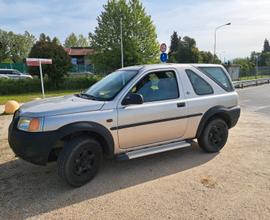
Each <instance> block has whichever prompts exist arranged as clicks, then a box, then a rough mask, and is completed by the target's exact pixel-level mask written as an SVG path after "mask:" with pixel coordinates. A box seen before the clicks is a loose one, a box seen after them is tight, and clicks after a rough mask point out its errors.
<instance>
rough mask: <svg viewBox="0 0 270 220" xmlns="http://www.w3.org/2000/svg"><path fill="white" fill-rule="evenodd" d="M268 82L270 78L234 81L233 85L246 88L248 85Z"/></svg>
mask: <svg viewBox="0 0 270 220" xmlns="http://www.w3.org/2000/svg"><path fill="white" fill-rule="evenodd" d="M266 83H270V78H262V79H254V80H241V81H234V82H233V85H234V87H235V88H244V87H248V86H257V85H261V84H266Z"/></svg>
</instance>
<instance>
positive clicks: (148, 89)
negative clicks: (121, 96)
mask: <svg viewBox="0 0 270 220" xmlns="http://www.w3.org/2000/svg"><path fill="white" fill-rule="evenodd" d="M131 92H132V93H137V94H140V95H142V96H143V100H144V102H153V101H161V100H167V99H176V98H178V97H179V90H178V85H177V79H176V75H175V73H174V72H173V71H162V72H154V73H150V74H148V75H146V76H144V77H143V78H142V79H141V80H140V81H139V82H138V83H137V84H136V85H135V86H134V87H133V88H132V89H131Z"/></svg>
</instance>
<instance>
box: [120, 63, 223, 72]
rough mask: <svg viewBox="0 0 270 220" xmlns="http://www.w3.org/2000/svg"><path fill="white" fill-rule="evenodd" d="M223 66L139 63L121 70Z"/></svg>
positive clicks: (215, 65)
mask: <svg viewBox="0 0 270 220" xmlns="http://www.w3.org/2000/svg"><path fill="white" fill-rule="evenodd" d="M191 66H194V67H221V66H222V65H220V64H208V63H164V64H162V63H161V64H146V65H138V66H128V67H124V68H121V69H120V70H138V71H139V70H142V69H144V70H148V69H157V68H170V67H175V68H177V67H184V68H188V67H191Z"/></svg>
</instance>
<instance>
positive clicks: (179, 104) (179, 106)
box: [177, 102, 186, 108]
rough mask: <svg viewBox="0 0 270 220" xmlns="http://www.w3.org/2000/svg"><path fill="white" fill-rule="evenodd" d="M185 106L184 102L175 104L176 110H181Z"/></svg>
mask: <svg viewBox="0 0 270 220" xmlns="http://www.w3.org/2000/svg"><path fill="white" fill-rule="evenodd" d="M185 106H186V103H185V102H178V103H177V108H183V107H185Z"/></svg>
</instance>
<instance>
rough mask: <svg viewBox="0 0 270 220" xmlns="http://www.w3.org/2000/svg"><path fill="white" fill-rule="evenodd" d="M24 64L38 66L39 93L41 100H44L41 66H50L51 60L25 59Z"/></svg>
mask: <svg viewBox="0 0 270 220" xmlns="http://www.w3.org/2000/svg"><path fill="white" fill-rule="evenodd" d="M26 64H27V66H39V74H40V82H41V91H42V96H43V98H45V92H44V82H43V73H42V64H52V59H40V58H27V59H26Z"/></svg>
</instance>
